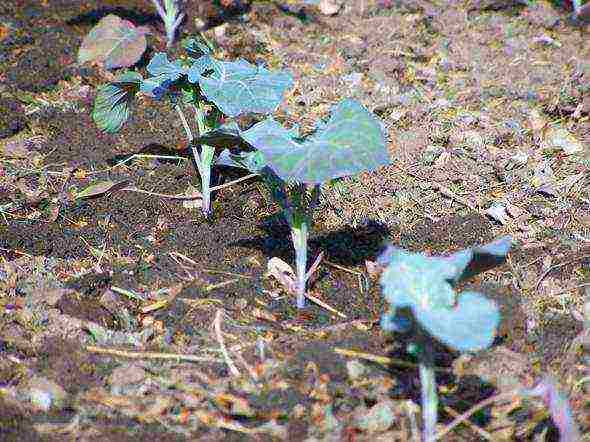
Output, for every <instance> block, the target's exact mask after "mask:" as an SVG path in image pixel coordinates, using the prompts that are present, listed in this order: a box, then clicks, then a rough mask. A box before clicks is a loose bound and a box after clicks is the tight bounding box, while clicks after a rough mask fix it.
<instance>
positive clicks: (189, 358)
mask: <svg viewBox="0 0 590 442" xmlns="http://www.w3.org/2000/svg"><path fill="white" fill-rule="evenodd" d="M86 351H88V352H90V353H99V354H104V355H109V356H119V357H123V358H131V359H164V360H174V361H179V362H180V361H185V362H217V363H223V361H222V360H220V359H217V358H212V357H209V356H194V355H184V354H181V353H158V352H152V351H128V350H116V349H113V348H101V347H95V346H93V345H88V346H87V347H86Z"/></svg>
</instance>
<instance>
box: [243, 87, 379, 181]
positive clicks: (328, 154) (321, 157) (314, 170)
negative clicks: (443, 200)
mask: <svg viewBox="0 0 590 442" xmlns="http://www.w3.org/2000/svg"><path fill="white" fill-rule="evenodd" d="M242 138H244V140H245V141H246V142H247V143H248V144H250V145H251V146H253V147H254V148H256V149H258V150H259V151H260V152H262V154H263V156H264V159H265V161H266V163H267V164H268V165H269V167H270V168H271V169H272V170H273V171H274V172H275V173H276V174H277V175H278V176H279V177H280V178H281V179H283V180H285V181H291V182H299V183H309V184H320V183H324V182H326V181H328V180H331V179H334V178H340V177H343V176H348V175H355V174H357V173H359V172H361V171H364V170H374V169H376V168H377V167H379V166H382V165H386V164H389V162H390V160H389V155H388V152H387V147H386V143H385V137H384V135H383V133H382V131H381V126H380V125H379V122H378V121H377V120H376V119H375V117H374V116H373V115H371V114H370V113H369V112H368V111H367V110H366V109H365V108H364V107H363V106H361V105H360V104H359V103H357V102H356V101H354V100H350V99H346V100H343V101H342V102H341V103H340V104H338V106H336V108H335V109H334V111H333V112H332V116H331V118H330V119H329V120H328V122H327V123H326V124H324V125H323V126H322V128H321V129H320V130H317V131H316V132H314V133H313V134H312V135H310V136H308V137H307V138H305V139H303V140H302V139H300V138H297V137H296V136H295V134H294V133H293V131H290V130H287V129H285V128H284V127H282V126H281V125H280V124H279V123H277V122H276V121H275V120H274V119H272V118H268V119H266V120H264V121H262V122H260V123H258V124H256V125H254V126H253V127H252V128H250V129H249V130H247V131H244V132H242Z"/></svg>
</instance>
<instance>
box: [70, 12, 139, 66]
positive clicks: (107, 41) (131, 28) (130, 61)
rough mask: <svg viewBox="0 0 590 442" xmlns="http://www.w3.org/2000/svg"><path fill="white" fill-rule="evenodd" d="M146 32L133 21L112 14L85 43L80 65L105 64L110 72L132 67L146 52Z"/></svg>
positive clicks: (80, 52) (89, 35) (96, 28)
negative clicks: (94, 62)
mask: <svg viewBox="0 0 590 442" xmlns="http://www.w3.org/2000/svg"><path fill="white" fill-rule="evenodd" d="M147 32H148V28H146V27H144V26H137V27H136V26H135V25H134V24H133V23H131V22H130V21H127V20H123V19H121V18H119V17H117V16H116V15H113V14H109V15H107V16H106V17H104V18H102V19H101V20H100V21H99V22H98V23H97V24H96V26H95V27H94V28H92V29H91V30H90V32H89V33H88V35H86V37H85V38H84V40H83V41H82V45H81V46H80V50H79V51H78V62H79V63H84V62H86V61H102V62H103V63H104V67H105V68H107V69H114V68H117V67H130V66H133V65H134V64H135V63H137V62H138V61H139V59H140V58H141V56H142V54H143V53H144V52H145V49H146V45H147V42H146V38H145V34H146V33H147Z"/></svg>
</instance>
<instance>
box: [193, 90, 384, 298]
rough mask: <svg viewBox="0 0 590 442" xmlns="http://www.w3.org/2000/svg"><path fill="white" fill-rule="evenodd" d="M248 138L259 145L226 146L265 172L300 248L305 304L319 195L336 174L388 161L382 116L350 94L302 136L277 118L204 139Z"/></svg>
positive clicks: (230, 160)
mask: <svg viewBox="0 0 590 442" xmlns="http://www.w3.org/2000/svg"><path fill="white" fill-rule="evenodd" d="M232 139H233V142H234V143H237V142H238V140H239V141H240V142H245V143H247V144H248V145H249V146H251V147H253V148H254V149H256V150H254V151H251V152H243V151H242V152H241V153H240V154H232V153H231V152H230V151H228V150H226V151H224V152H222V154H221V155H220V158H223V159H224V161H225V163H226V164H228V165H233V166H238V167H243V168H246V169H248V170H250V171H251V172H255V173H261V174H262V175H263V177H264V179H265V182H266V183H267V184H268V186H269V188H270V190H271V193H272V196H273V198H274V199H275V200H276V201H277V202H278V203H279V205H280V206H281V209H282V212H283V215H284V216H285V219H286V220H287V223H288V224H289V227H290V228H291V239H292V240H293V246H294V248H295V261H296V276H297V280H296V282H295V287H293V288H292V290H293V291H294V292H295V293H296V294H297V306H298V307H299V308H303V307H304V306H305V293H306V284H307V281H308V280H309V278H310V276H311V275H312V273H313V270H314V269H315V268H316V266H317V262H316V263H314V264H313V265H312V266H311V269H310V270H308V269H307V240H308V236H309V229H310V227H311V213H312V211H313V209H314V208H315V207H316V206H317V204H318V202H319V197H320V186H321V184H323V183H326V182H329V181H331V180H333V179H335V178H340V177H344V176H350V175H354V174H357V173H359V172H361V171H368V170H374V169H376V168H377V167H379V166H381V165H386V164H389V162H390V160H389V156H388V152H387V146H386V142H385V137H384V135H383V132H382V130H381V126H380V124H379V122H378V121H377V119H376V118H375V117H374V116H373V115H372V114H370V113H369V112H368V111H367V110H366V109H365V108H364V107H363V106H361V105H360V104H359V103H357V102H356V101H354V100H350V99H346V100H343V101H342V102H340V103H339V104H338V105H337V106H336V107H335V108H334V109H333V110H332V114H331V117H330V118H329V120H328V121H326V122H323V121H322V122H319V123H318V124H317V125H316V130H315V131H314V132H313V133H312V134H311V135H309V136H307V137H305V138H301V137H300V136H299V131H298V128H296V127H295V128H292V129H286V128H284V127H283V126H282V125H281V124H279V123H278V122H276V121H275V120H274V119H272V118H267V119H266V120H264V121H261V122H260V123H257V124H255V125H254V126H252V127H251V128H250V129H248V130H245V131H241V130H240V129H239V128H238V127H237V125H231V126H230V125H226V126H224V127H222V128H219V129H218V130H217V131H212V132H210V133H209V134H206V135H205V136H204V137H203V138H202V139H201V140H200V141H202V142H207V143H212V144H216V145H220V144H221V145H231V142H232Z"/></svg>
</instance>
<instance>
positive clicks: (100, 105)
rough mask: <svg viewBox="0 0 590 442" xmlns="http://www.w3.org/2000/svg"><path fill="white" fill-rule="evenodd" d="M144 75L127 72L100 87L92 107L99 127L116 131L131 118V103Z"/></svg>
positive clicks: (94, 118) (107, 130)
mask: <svg viewBox="0 0 590 442" xmlns="http://www.w3.org/2000/svg"><path fill="white" fill-rule="evenodd" d="M142 80H143V79H142V77H141V75H140V74H138V73H136V72H126V73H124V74H122V75H120V76H119V77H118V78H117V80H116V81H114V82H112V83H108V84H104V85H102V86H100V87H99V88H98V92H97V94H96V98H95V99H94V108H93V109H92V119H93V120H94V122H95V123H96V125H97V126H98V128H99V129H101V130H103V131H105V132H108V133H114V132H117V131H118V130H119V129H121V127H122V126H123V124H125V122H126V121H127V120H128V119H129V104H130V103H131V101H132V100H133V98H134V97H135V94H136V93H137V92H138V91H139V87H140V84H141V83H142Z"/></svg>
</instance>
